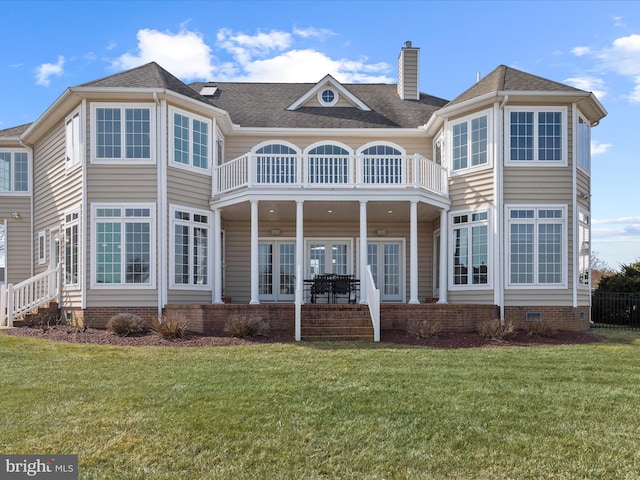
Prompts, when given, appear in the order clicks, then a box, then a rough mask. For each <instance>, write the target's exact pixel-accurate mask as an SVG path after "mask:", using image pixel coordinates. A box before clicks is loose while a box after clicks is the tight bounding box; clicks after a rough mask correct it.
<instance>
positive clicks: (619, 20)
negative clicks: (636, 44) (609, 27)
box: [613, 15, 627, 27]
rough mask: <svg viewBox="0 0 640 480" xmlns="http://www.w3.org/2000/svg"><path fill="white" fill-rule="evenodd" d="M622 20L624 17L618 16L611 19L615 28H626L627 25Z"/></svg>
mask: <svg viewBox="0 0 640 480" xmlns="http://www.w3.org/2000/svg"><path fill="white" fill-rule="evenodd" d="M623 18H624V17H621V16H619V15H618V16H615V17H613V25H614V26H616V27H626V26H627V24H626V23H624V22H623V21H622V20H623Z"/></svg>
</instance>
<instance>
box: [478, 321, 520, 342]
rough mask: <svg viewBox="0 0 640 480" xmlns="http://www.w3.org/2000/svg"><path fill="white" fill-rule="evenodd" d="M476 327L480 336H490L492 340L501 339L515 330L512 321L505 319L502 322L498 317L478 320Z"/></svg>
mask: <svg viewBox="0 0 640 480" xmlns="http://www.w3.org/2000/svg"><path fill="white" fill-rule="evenodd" d="M476 328H477V330H478V334H479V335H480V336H481V337H483V338H490V339H492V340H503V339H504V338H505V337H506V336H507V335H509V334H511V333H513V331H514V330H515V329H514V327H513V322H511V321H505V322H504V323H503V322H501V321H500V319H499V318H494V319H493V320H485V321H483V322H479V323H478V325H477V327H476Z"/></svg>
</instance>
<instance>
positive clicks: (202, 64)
mask: <svg viewBox="0 0 640 480" xmlns="http://www.w3.org/2000/svg"><path fill="white" fill-rule="evenodd" d="M137 38H138V52H137V53H136V54H130V53H125V54H124V55H121V56H120V57H118V58H117V59H116V60H114V62H113V64H112V66H113V67H114V68H116V69H124V70H126V69H130V68H134V67H137V66H140V65H143V64H145V63H149V62H157V63H159V64H160V65H161V66H162V67H163V68H166V69H167V70H169V71H170V72H171V73H173V74H174V75H176V76H177V77H180V78H182V79H185V80H192V79H210V78H211V77H212V74H213V71H214V67H213V65H212V58H211V48H210V47H209V46H208V45H207V44H206V43H205V42H204V39H203V38H202V36H201V35H200V34H198V33H196V32H190V31H187V30H182V31H180V32H179V33H175V34H174V33H171V32H159V31H157V30H151V29H143V30H139V31H138V35H137Z"/></svg>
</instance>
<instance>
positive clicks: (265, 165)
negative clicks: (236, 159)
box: [255, 143, 298, 184]
mask: <svg viewBox="0 0 640 480" xmlns="http://www.w3.org/2000/svg"><path fill="white" fill-rule="evenodd" d="M297 153H298V152H296V151H295V150H294V149H293V148H292V147H290V146H288V145H282V144H279V143H271V144H268V145H265V146H263V147H260V148H258V149H257V150H256V155H255V159H256V182H257V183H267V184H274V183H276V184H277V183H295V182H296V181H297V178H298V173H297V172H298V169H297V166H298V155H297Z"/></svg>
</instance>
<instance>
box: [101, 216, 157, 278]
mask: <svg viewBox="0 0 640 480" xmlns="http://www.w3.org/2000/svg"><path fill="white" fill-rule="evenodd" d="M154 208H155V207H154V206H152V205H148V204H132V205H127V206H124V205H100V204H98V205H94V206H93V215H92V218H93V219H94V220H93V224H94V229H93V231H94V232H95V235H94V238H95V241H94V264H95V268H94V269H93V270H94V272H95V273H94V276H93V282H92V286H93V287H113V286H119V285H127V288H131V287H132V286H136V285H137V286H140V287H153V286H154V265H155V262H154V261H152V259H155V252H154V247H155V243H154V241H153V240H152V238H155V233H154V216H153V215H154V213H153V212H154ZM152 235H153V237H152Z"/></svg>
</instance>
